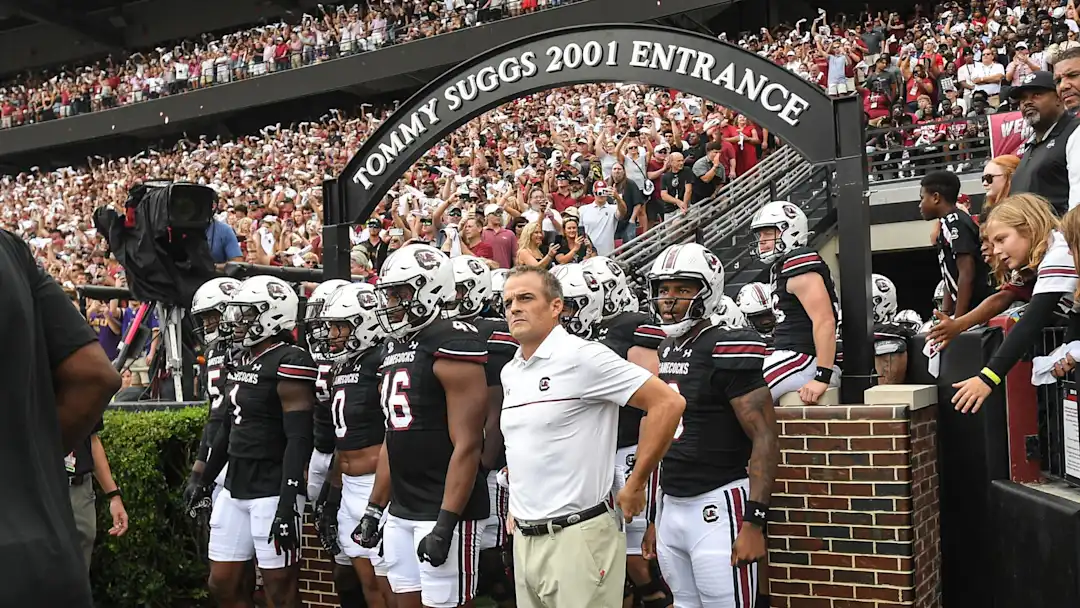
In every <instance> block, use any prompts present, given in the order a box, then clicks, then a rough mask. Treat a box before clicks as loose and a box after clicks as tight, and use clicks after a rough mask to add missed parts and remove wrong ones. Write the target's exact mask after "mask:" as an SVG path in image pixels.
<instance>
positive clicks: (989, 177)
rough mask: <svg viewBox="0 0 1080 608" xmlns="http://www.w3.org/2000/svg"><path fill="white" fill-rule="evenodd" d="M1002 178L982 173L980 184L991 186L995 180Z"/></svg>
mask: <svg viewBox="0 0 1080 608" xmlns="http://www.w3.org/2000/svg"><path fill="white" fill-rule="evenodd" d="M999 177H1002V176H1001V175H994V174H993V173H984V174H983V176H982V183H984V184H992V183H994V180H995V179H996V178H999Z"/></svg>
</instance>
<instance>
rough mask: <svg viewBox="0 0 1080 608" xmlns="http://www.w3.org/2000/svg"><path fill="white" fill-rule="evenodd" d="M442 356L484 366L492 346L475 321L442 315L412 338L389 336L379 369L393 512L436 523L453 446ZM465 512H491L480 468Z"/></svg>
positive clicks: (467, 515) (471, 516)
mask: <svg viewBox="0 0 1080 608" xmlns="http://www.w3.org/2000/svg"><path fill="white" fill-rule="evenodd" d="M440 358H445V359H452V360H455V361H468V362H473V363H477V364H480V365H484V364H486V363H487V359H488V355H487V347H486V344H484V342H483V341H482V340H481V339H480V331H479V330H478V329H477V328H476V326H474V325H472V324H471V323H468V322H465V321H458V320H450V319H437V320H436V321H434V322H433V323H432V324H431V325H428V326H427V327H425V328H424V329H422V330H420V331H419V332H417V333H416V334H413V335H412V336H410V337H408V338H404V339H390V340H388V341H387V342H386V355H385V356H384V357H383V362H382V366H381V368H380V370H379V371H380V372H381V373H382V384H381V387H380V391H381V397H382V406H383V413H384V414H385V416H386V452H387V456H388V457H389V459H390V490H391V493H390V496H391V498H390V513H391V514H392V515H394V516H396V517H401V518H403V519H412V520H421V521H432V520H435V519H438V516H439V510H440V509H441V508H442V500H443V490H444V487H445V485H446V469H447V467H449V466H450V457H451V455H453V452H454V444H453V442H452V441H451V440H450V427H449V424H448V422H447V418H446V393H445V392H443V387H442V383H441V382H439V379H438V378H437V377H436V376H435V361H436V360H438V359H440ZM460 515H461V517H462V519H466V520H477V519H484V518H486V517H487V516H488V496H487V480H486V477H485V476H484V475H483V474H482V473H481V471H480V467H477V471H476V481H475V482H474V484H473V492H472V495H471V496H469V500H468V503H467V504H466V505H465V509H464V512H463V513H461V514H460Z"/></svg>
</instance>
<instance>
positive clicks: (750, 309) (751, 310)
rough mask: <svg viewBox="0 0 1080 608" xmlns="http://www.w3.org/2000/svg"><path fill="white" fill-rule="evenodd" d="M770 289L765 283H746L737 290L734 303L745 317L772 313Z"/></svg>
mask: <svg viewBox="0 0 1080 608" xmlns="http://www.w3.org/2000/svg"><path fill="white" fill-rule="evenodd" d="M771 298H772V287H770V286H769V285H766V284H765V283H747V284H746V285H743V286H742V289H740V290H739V295H738V296H736V297H735V302H736V304H737V305H738V307H739V310H741V311H742V313H743V314H744V315H746V316H748V317H749V316H752V315H760V314H762V313H764V312H771V311H772V299H771Z"/></svg>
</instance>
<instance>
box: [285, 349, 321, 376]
mask: <svg viewBox="0 0 1080 608" xmlns="http://www.w3.org/2000/svg"><path fill="white" fill-rule="evenodd" d="M280 348H282V349H284V352H282V353H281V356H279V357H278V367H277V375H278V376H279V377H281V378H286V379H289V380H310V381H312V382H314V381H315V379H316V378H318V376H319V366H318V365H316V364H315V361H314V360H313V359H312V358H311V355H309V354H308V352H307V351H306V350H304V349H302V348H300V347H299V346H293V345H291V344H286V345H284V346H281V347H280Z"/></svg>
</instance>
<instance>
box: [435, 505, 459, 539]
mask: <svg viewBox="0 0 1080 608" xmlns="http://www.w3.org/2000/svg"><path fill="white" fill-rule="evenodd" d="M459 521H461V516H460V515H458V514H457V513H454V512H452V511H447V510H446V509H440V510H439V519H438V520H436V521H435V530H442V531H445V532H446V533H448V534H452V533H453V532H454V528H455V527H456V526H457V525H458V522H459ZM433 531H434V530H433Z"/></svg>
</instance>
